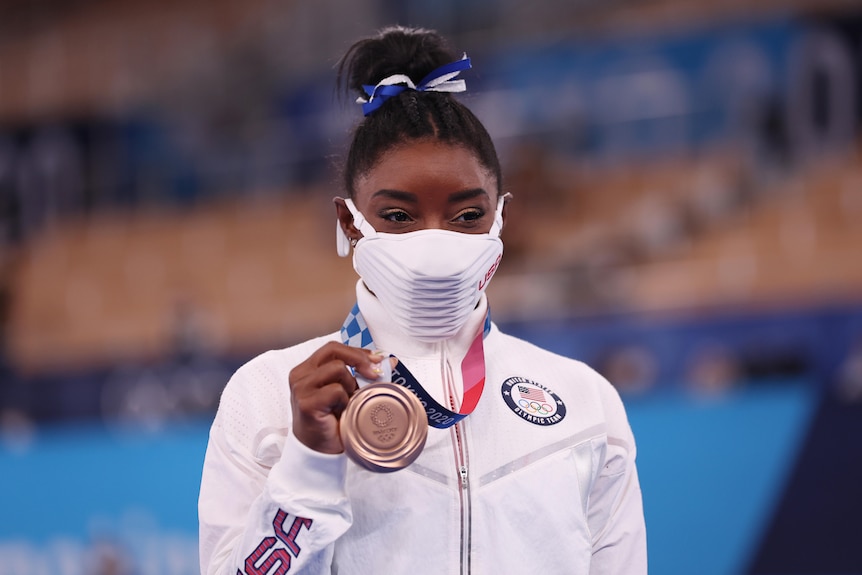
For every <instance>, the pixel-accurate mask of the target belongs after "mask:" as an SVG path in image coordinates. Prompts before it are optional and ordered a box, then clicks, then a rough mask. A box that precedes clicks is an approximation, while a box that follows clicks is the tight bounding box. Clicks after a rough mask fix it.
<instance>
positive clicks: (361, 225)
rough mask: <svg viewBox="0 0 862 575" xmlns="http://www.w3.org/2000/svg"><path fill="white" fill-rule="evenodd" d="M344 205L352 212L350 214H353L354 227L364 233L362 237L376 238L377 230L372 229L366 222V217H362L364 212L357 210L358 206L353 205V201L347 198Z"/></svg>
mask: <svg viewBox="0 0 862 575" xmlns="http://www.w3.org/2000/svg"><path fill="white" fill-rule="evenodd" d="M344 203H345V205H346V206H347V209H348V210H350V213H351V214H353V226H354V227H355V228H356V229H357V230H359V231H360V232H362V237H364V238H373V237H374V236H376V235H377V230H375V229H374V228H373V227H371V224H369V223H368V222H367V221H366V220H365V216H363V215H362V212H360V211H359V210H358V209H356V204H354V203H353V200H351V199H350V198H347V199H346V200H344Z"/></svg>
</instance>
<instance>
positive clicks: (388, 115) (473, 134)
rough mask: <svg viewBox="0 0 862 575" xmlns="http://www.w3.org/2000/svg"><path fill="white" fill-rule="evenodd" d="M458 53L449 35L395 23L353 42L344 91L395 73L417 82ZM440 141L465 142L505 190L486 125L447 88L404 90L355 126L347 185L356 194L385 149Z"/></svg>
mask: <svg viewBox="0 0 862 575" xmlns="http://www.w3.org/2000/svg"><path fill="white" fill-rule="evenodd" d="M457 59H458V56H457V55H456V54H455V53H454V52H453V51H452V50H451V49H450V48H449V47H448V45H447V43H446V40H445V39H444V38H443V37H442V36H440V34H438V33H437V32H435V31H433V30H426V29H423V28H405V27H401V26H393V27H388V28H384V29H382V30H380V31H379V32H378V33H377V35H375V36H372V37H369V38H365V39H362V40H359V41H358V42H356V43H355V44H353V45H352V46H351V47H350V48H349V49H348V51H347V53H346V54H345V55H344V57H343V58H342V59H341V61H340V62H339V64H338V81H337V86H338V89H339V91H343V92H344V93H346V94H347V95H349V94H350V93H351V92H355V93H356V94H357V95H359V96H360V97H362V98H365V97H367V94H366V93H365V90H364V89H363V85H371V86H374V85H376V84H377V83H378V82H380V81H381V80H383V79H384V78H387V77H388V76H392V75H394V74H403V75H405V76H408V77H409V78H410V79H411V80H412V81H413V83H414V84H418V83H419V82H420V81H421V80H422V79H423V78H424V77H425V76H426V75H427V74H429V73H430V72H432V71H434V70H436V69H437V68H439V67H440V66H443V65H445V64H449V63H450V62H454V61H455V60H457ZM420 140H436V141H439V142H443V143H445V144H450V145H453V146H462V147H463V148H465V149H466V150H468V151H470V152H472V153H473V154H475V156H476V159H477V160H478V161H479V163H480V164H481V165H482V166H483V167H484V168H486V169H487V170H488V172H489V173H490V174H492V175H493V176H494V177H495V178H496V181H497V193H498V194H500V193H501V190H502V173H501V169H500V160H499V158H498V157H497V151H496V149H495V147H494V143H493V141H492V140H491V136H490V135H489V134H488V131H487V130H486V129H485V126H484V125H483V124H482V122H480V121H479V119H478V118H477V117H476V116H475V115H474V114H473V112H471V111H470V110H469V109H468V108H467V107H466V106H465V105H464V104H462V103H461V102H459V101H458V100H457V99H455V97H454V96H453V95H452V94H450V93H446V92H433V91H424V92H418V91H415V90H405V91H403V92H401V93H400V94H398V95H397V96H394V97H392V98H390V99H388V100H387V101H386V102H385V103H384V104H383V105H382V106H381V107H380V108H378V109H377V110H375V111H374V112H372V113H371V114H369V115H368V116H366V117H365V119H363V120H362V121H361V122H360V123H359V124H358V125H357V126H356V127H355V128H354V130H353V139H352V141H351V143H350V149H349V151H348V153H347V160H346V162H345V165H344V169H343V178H344V180H343V181H344V187H345V189H346V191H347V194H348V196H349V197H353V195H354V189H355V185H354V184H355V182H356V180H357V179H358V178H360V177H361V176H362V175H364V174H366V173H367V172H368V171H369V170H370V169H371V168H373V167H374V165H375V164H376V163H377V161H378V160H379V159H380V158H381V157H382V156H383V154H384V153H385V152H387V151H389V150H391V149H393V148H395V147H398V146H401V145H403V144H406V143H409V142H414V141H420Z"/></svg>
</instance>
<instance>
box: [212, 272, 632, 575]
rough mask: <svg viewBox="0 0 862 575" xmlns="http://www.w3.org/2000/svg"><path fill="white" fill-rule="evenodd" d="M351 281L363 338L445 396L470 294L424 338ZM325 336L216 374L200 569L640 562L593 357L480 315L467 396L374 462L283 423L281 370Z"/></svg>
mask: <svg viewBox="0 0 862 575" xmlns="http://www.w3.org/2000/svg"><path fill="white" fill-rule="evenodd" d="M357 297H358V303H359V307H360V308H361V310H362V312H363V315H364V316H365V319H366V321H367V323H368V325H369V326H370V328H371V331H372V334H373V336H374V341H375V344H376V345H377V347H378V349H382V350H385V351H386V352H388V353H392V354H394V355H396V356H397V357H398V358H399V359H400V360H401V361H402V362H403V363H404V365H405V366H406V367H407V368H408V369H409V370H410V371H411V372H412V373H413V375H415V376H416V378H417V380H418V381H419V382H421V383H422V385H423V386H424V387H425V388H426V389H427V390H428V391H429V392H430V393H431V394H432V395H433V396H434V397H435V399H437V400H438V401H440V402H441V403H443V404H447V403H448V401H446V396H447V395H454V396H456V398H455V399H456V401H460V397H458V395H459V390H460V383H461V381H460V375H459V373H458V371H459V370H458V369H457V367H458V366H459V365H460V362H461V359H462V357H463V356H464V355H465V353H466V349H467V347H468V345H469V343H470V340H471V336H472V335H474V334H475V333H476V332H477V330H478V329H479V328H480V326H481V324H482V322H483V320H484V317H485V313H486V309H487V302H486V300H485V298H484V297H483V300H482V302H481V303H480V305H479V307H478V308H477V309H476V312H475V314H474V316H472V317H471V320H470V322H469V324H468V325H467V326H465V328H464V330H462V332H461V333H460V334H459V335H457V336H456V337H454V338H453V339H451V340H447V341H446V342H445V343H442V344H425V343H421V342H416V341H411V340H409V339H407V338H405V337H404V335H403V334H400V333H398V332H397V331H395V330H397V328H395V327H394V326H392V325H391V324H390V322H388V321H387V320H386V312H385V310H383V309H382V308H381V306H380V304H379V302H378V301H377V299H376V298H375V297H374V296H373V295H371V294H370V293H369V292H368V291H367V290H366V289H365V288H364V287H363V285H362V283H361V282H359V284H358V286H357ZM347 311H348V310H345V315H346V313H347ZM329 340H339V334H338V333H335V334H332V335H329V336H326V337H321V338H317V339H313V340H310V341H307V342H304V343H302V344H299V345H296V346H293V347H290V348H287V349H283V350H278V351H270V352H267V353H264V354H263V355H261V356H259V357H257V358H255V359H253V360H252V361H250V362H249V363H247V364H246V365H244V366H243V367H242V368H240V369H239V370H238V371H237V372H236V374H235V375H234V377H233V378H231V380H230V382H229V383H228V385H227V387H226V388H225V390H224V393H223V395H222V398H221V403H220V405H219V409H218V413H217V415H216V418H215V421H214V423H213V426H212V429H211V432H210V439H209V446H208V448H207V453H206V460H205V463H204V468H203V478H202V483H201V491H200V500H199V517H200V553H201V572H202V573H204V574H207V575H215V574H220V575H236V574H238V573H239V574H247V575H252V574H263V573H278V574H283V573H309V574H310V573H314V574H323V573H341V574H348V575H358V574H365V573H369V574H371V573H373V574H380V573H385V574H387V575H402V574H410V575H420V574H424V573H433V574H434V575H442V574H453V575H454V574H463V573H472V574H489V575H499V574H508V573H517V574H527V573H537V574H538V573H541V574H543V575H552V574H563V573H566V574H568V573H571V574H590V575H599V574H606V575H626V574H632V575H635V574H644V573H646V572H647V560H646V535H645V527H644V517H643V509H642V504H641V492H640V486H639V484H638V477H637V471H636V468H635V443H634V438H633V437H632V433H631V430H630V428H629V425H628V421H627V419H626V415H625V411H624V408H623V405H622V402H621V401H620V398H619V396H618V395H617V393H616V391H615V390H614V388H613V387H612V386H611V385H610V384H609V383H608V382H607V381H606V380H605V379H604V378H602V377H601V376H600V375H598V374H597V373H596V372H595V371H593V370H591V369H590V368H588V367H587V366H585V365H584V364H582V363H580V362H578V361H575V360H572V359H568V358H565V357H561V356H558V355H555V354H552V353H550V352H548V351H545V350H542V349H539V348H537V347H535V346H533V345H531V344H529V343H526V342H524V341H521V340H518V339H516V338H513V337H511V336H507V335H505V334H503V333H501V332H500V331H499V330H498V329H497V327H496V326H493V325H492V329H491V332H490V333H489V334H488V336H487V337H486V339H485V342H484V346H485V358H486V369H487V372H486V383H485V388H484V392H483V394H482V397H481V400H480V401H479V404H478V406H477V407H476V409H475V411H474V412H473V413H472V414H471V415H469V416H468V417H467V418H466V419H464V420H463V421H461V422H460V423H458V424H457V425H455V426H454V427H451V428H449V429H435V428H429V430H428V431H429V433H428V439H427V443H426V446H425V449H424V451H423V452H422V454H421V455H420V456H419V458H418V459H417V460H416V461H415V462H414V463H413V464H412V465H410V466H409V467H407V468H406V469H403V470H400V471H396V472H392V473H374V472H370V471H366V470H364V469H362V468H360V467H359V466H357V465H355V464H354V463H353V462H352V461H349V460H348V459H347V457H346V456H345V455H344V454H340V455H327V454H322V453H318V452H315V451H312V450H311V449H309V448H307V447H305V446H304V445H303V444H301V443H300V442H299V441H297V440H296V438H295V437H294V436H293V435H292V433H291V407H290V391H289V385H288V374H289V373H290V370H291V369H292V368H293V367H294V366H295V365H297V364H298V363H300V362H302V361H304V360H305V359H306V358H308V356H309V355H310V354H311V353H312V352H313V351H314V350H316V349H317V348H318V347H320V346H321V345H323V344H324V343H325V342H326V341H329ZM447 365H451V366H455V368H454V369H451V370H449V371H450V372H451V373H452V375H454V381H452V377H451V376H450V377H449V378H446V377H444V375H443V373H444V371H446V370H445V369H444V368H445V367H446V366H447ZM444 379H449V380H450V381H449V383H447V382H446V381H444ZM447 387H448V388H449V389H446V388H447ZM536 389H540V390H542V391H541V393H540V395H541V394H544V397H545V398H546V400H547V401H548V402H550V401H552V400H553V404H552V405H551V404H548V405H546V410H545V416H542V415H541V414H533V415H530V414H528V413H526V412H524V411H523V410H521V409H519V408H518V407H517V398H516V396H518V395H520V392H519V391H518V390H521V392H529V391H530V390H533V393H538V392H536V391H535V390H536ZM549 414H551V415H549ZM561 415H562V417H560V416H561Z"/></svg>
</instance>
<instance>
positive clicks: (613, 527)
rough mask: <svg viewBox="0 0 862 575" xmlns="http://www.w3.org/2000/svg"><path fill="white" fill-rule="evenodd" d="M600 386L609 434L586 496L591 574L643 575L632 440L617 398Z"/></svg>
mask: <svg viewBox="0 0 862 575" xmlns="http://www.w3.org/2000/svg"><path fill="white" fill-rule="evenodd" d="M604 384H605V385H604V386H603V389H602V395H603V401H602V403H603V404H604V406H605V416H606V421H607V426H608V427H607V429H608V434H607V446H606V450H605V458H604V464H603V465H602V467H601V469H600V470H599V474H598V477H596V479H595V481H594V483H593V486H592V489H591V491H590V499H589V511H588V517H587V519H588V521H589V526H590V532H591V533H592V537H593V557H592V562H591V567H590V575H645V574H646V573H647V547H646V525H645V521H644V513H643V501H642V496H641V489H640V483H639V481H638V474H637V468H636V466H635V454H636V448H635V440H634V436H633V434H632V431H631V428H630V426H629V423H628V419H627V417H626V414H625V409H624V408H623V404H622V401H621V400H620V397H619V395H618V394H617V392H616V390H615V389H614V388H613V387H611V385H610V384H608V383H607V382H606V381H605V382H604Z"/></svg>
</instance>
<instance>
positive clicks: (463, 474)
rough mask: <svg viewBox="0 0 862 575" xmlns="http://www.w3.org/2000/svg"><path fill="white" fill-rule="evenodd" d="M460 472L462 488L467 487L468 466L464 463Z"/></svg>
mask: <svg viewBox="0 0 862 575" xmlns="http://www.w3.org/2000/svg"><path fill="white" fill-rule="evenodd" d="M459 472H460V474H461V489H467V467H465V466H464V465H462V466H461V469H460V470H459Z"/></svg>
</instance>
